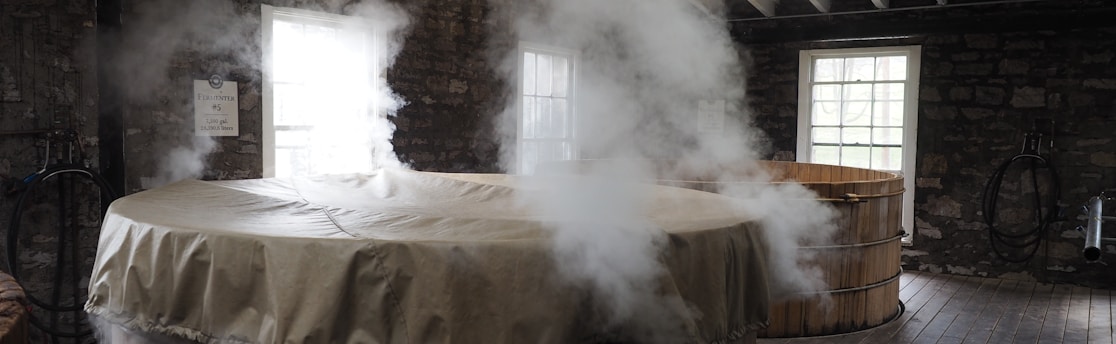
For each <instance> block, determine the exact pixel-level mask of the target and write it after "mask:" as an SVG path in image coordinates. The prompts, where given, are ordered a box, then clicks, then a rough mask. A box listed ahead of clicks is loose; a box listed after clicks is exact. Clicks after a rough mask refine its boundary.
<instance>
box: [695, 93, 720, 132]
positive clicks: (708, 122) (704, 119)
mask: <svg viewBox="0 0 1116 344" xmlns="http://www.w3.org/2000/svg"><path fill="white" fill-rule="evenodd" d="M725 111H726V109H725V101H724V100H699V101H698V116H697V120H698V132H701V133H707V134H719V133H722V132H724V127H725Z"/></svg>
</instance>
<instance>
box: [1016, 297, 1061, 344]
mask: <svg viewBox="0 0 1116 344" xmlns="http://www.w3.org/2000/svg"><path fill="white" fill-rule="evenodd" d="M1053 294H1054V285H1053V284H1046V283H1039V284H1037V285H1035V292H1034V295H1032V296H1031V303H1030V304H1029V305H1027V311H1026V312H1024V313H1023V320H1022V321H1020V322H1019V330H1018V331H1016V332H1015V337H1014V338H1012V342H1014V343H1036V342H1038V338H1039V331H1041V330H1042V323H1043V319H1045V318H1046V313H1047V310H1048V309H1049V308H1050V299H1051V296H1052V295H1053Z"/></svg>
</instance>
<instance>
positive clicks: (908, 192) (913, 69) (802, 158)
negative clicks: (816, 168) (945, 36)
mask: <svg viewBox="0 0 1116 344" xmlns="http://www.w3.org/2000/svg"><path fill="white" fill-rule="evenodd" d="M868 56H906V57H907V79H906V81H905V85H904V94H903V100H904V104H903V154H902V157H903V164H902V169H901V170H899V171H895V172H899V173H900V174H901V175H902V176H903V188H904V192H903V220H902V226H903V229H904V230H905V231H906V232H907V233H908V234H910V235H908V236H907V237H905V238H903V242H904V243H905V244H910V243H912V242H913V239H914V229H915V225H914V222H915V219H914V191H915V159H916V157H917V155H916V149H917V146H916V144H917V142H918V140H917V133H918V92H919V76H920V71H921V65H922V47H921V46H917V45H911V46H891V47H869V48H848V49H813V50H802V51H801V52H800V53H799V65H798V68H799V69H798V70H799V77H798V90H799V92H798V142H797V144H798V147H797V154H795V155H796V160H797V161H799V162H811V161H812V160H813V156H812V154H813V150H812V146H811V143H812V142H813V140H812V137H811V132H812V130H810V129H811V119H812V115H811V114H812V110H813V109H812V106H813V101H812V99H813V94H812V93H813V87H812V84H813V83H812V80H813V73H814V70H813V68H814V60H815V59H817V58H836V57H844V58H848V57H868Z"/></svg>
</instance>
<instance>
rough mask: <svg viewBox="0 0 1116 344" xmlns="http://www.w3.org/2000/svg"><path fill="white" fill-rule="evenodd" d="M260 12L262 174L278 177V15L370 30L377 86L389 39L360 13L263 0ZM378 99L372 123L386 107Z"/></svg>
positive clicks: (369, 111)
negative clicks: (275, 43)
mask: <svg viewBox="0 0 1116 344" xmlns="http://www.w3.org/2000/svg"><path fill="white" fill-rule="evenodd" d="M260 12H261V23H260V31H261V36H262V44H261V45H262V46H261V53H262V55H263V56H262V59H261V62H262V70H261V72H262V73H261V74H262V75H263V82H262V83H263V85H262V86H263V87H262V88H263V89H262V94H261V110H262V112H263V113H262V117H263V118H262V119H261V122H262V130H261V133H260V136H261V137H260V141H261V146H262V154H261V155H262V165H263V166H262V176H263V177H264V178H273V177H275V172H276V165H275V164H276V162H277V161H276V148H277V147H276V145H277V143H276V139H277V135H276V127H277V126H276V124H275V116H276V113H275V108H274V105H275V104H274V97H275V83H276V81H275V80H274V79H273V74H274V71H273V70H272V68H273V67H274V65H273V58H272V54H273V52H274V47H273V46H272V40H273V38H274V36H273V33H274V22H275V20H276V17H283V18H285V19H290V20H292V21H298V22H302V23H306V24H314V25H321V26H331V27H336V28H342V29H348V30H368V31H369V32H370V35H369V38H368V39H369V42H368V49H369V51H370V53H369V58H368V63H369V64H370V67H369V69H368V70H369V71H372V73H377V75H369V82H370V84H371V85H372V87H373V88H375V87H379V86H377V85H378V84H379V83H376V82H374V78H383V75H382V67H383V66H384V65H385V60H384V59H385V56H384V51H385V49H386V47H385V46H384V42H385V40H384V39H385V38H384V37H382V35H383V33H382V32H380V31H379V30H377V29H375V27H374V26H373V25H372V23H368V22H367V21H365V20H364V19H361V18H359V17H354V16H347V15H341V14H334V13H327V12H318V11H310V10H304V9H298V8H290V7H276V6H271V5H267V4H261V5H260ZM327 24H328V25H327ZM373 93H375V90H374V91H373ZM377 101H378V100H377V99H376V98H375V97H373V98H372V99H371V100H370V102H369V106H368V109H367V113H366V116H367V117H368V119H369V122H370V123H375V121H373V120H372V119H373V118H376V117H377V116H379V115H381V114H380V112H381V111H382V109H380V106H379V104H377ZM292 127H298V126H292ZM306 127H309V128H312V127H313V126H312V125H310V126H306ZM372 148H373V149H374V144H373V146H372ZM368 154H369V155H371V154H373V153H372V152H371V151H369V152H368Z"/></svg>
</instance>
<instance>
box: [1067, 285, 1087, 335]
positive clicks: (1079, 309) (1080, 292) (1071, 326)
mask: <svg viewBox="0 0 1116 344" xmlns="http://www.w3.org/2000/svg"><path fill="white" fill-rule="evenodd" d="M1091 296H1092V292H1090V291H1089V288H1085V287H1077V286H1075V287H1073V291H1072V292H1071V294H1070V306H1069V317H1068V318H1067V319H1066V329H1065V334H1064V335H1062V341H1063V342H1065V343H1086V342H1088V340H1089V307H1090V305H1089V298H1090V297H1091Z"/></svg>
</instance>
